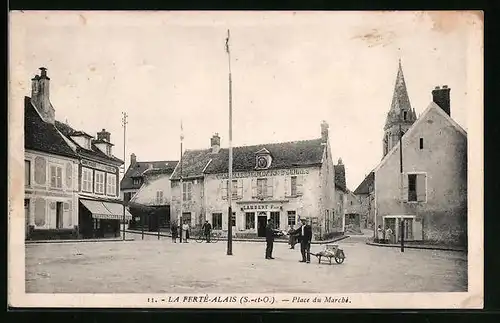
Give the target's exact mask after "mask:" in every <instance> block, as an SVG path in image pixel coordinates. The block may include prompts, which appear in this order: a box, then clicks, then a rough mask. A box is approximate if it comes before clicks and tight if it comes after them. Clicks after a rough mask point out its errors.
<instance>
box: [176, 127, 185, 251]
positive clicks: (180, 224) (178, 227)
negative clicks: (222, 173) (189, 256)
mask: <svg viewBox="0 0 500 323" xmlns="http://www.w3.org/2000/svg"><path fill="white" fill-rule="evenodd" d="M183 140H184V129H183V128H182V119H181V158H180V163H181V165H180V171H181V176H180V187H181V190H180V192H181V195H180V202H181V207H180V214H179V224H178V225H177V230H178V231H179V232H178V233H179V242H180V243H182V212H183V210H182V207H183V198H184V197H183V195H182V193H183V192H182V190H183V187H182V186H183V182H182V141H183ZM186 235H187V232H186ZM186 238H187V237H186Z"/></svg>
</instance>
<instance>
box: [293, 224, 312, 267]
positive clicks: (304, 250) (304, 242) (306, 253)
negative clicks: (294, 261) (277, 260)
mask: <svg viewBox="0 0 500 323" xmlns="http://www.w3.org/2000/svg"><path fill="white" fill-rule="evenodd" d="M300 221H301V222H302V226H301V227H300V228H298V229H297V230H295V234H297V233H298V234H299V240H300V253H301V254H302V260H301V261H300V262H307V263H310V262H311V240H312V229H311V226H310V225H309V224H308V223H307V219H305V218H303V219H301V220H300Z"/></svg>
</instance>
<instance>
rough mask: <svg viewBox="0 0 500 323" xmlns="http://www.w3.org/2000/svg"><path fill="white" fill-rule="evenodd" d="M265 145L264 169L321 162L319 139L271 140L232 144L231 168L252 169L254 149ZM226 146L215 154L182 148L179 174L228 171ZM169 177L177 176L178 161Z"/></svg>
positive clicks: (178, 175)
mask: <svg viewBox="0 0 500 323" xmlns="http://www.w3.org/2000/svg"><path fill="white" fill-rule="evenodd" d="M263 148H265V149H267V150H268V151H269V152H270V154H271V156H272V163H271V165H270V167H269V168H268V169H283V168H293V167H300V166H311V165H319V164H321V161H322V157H323V152H324V149H325V146H324V144H323V141H322V139H313V140H303V141H292V142H283V143H271V144H261V145H252V146H241V147H234V148H233V172H244V171H253V170H255V153H256V152H257V151H259V150H261V149H263ZM228 163H229V150H228V149H227V148H224V149H220V151H219V152H218V153H216V154H214V153H212V149H203V150H186V151H185V152H184V154H183V156H182V176H183V177H201V176H203V174H219V173H227V172H228ZM171 178H172V179H179V178H180V165H179V167H177V168H176V170H175V172H174V174H172V177H171Z"/></svg>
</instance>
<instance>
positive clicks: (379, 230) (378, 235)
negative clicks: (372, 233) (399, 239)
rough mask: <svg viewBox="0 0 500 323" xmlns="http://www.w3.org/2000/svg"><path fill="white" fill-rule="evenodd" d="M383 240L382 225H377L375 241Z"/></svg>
mask: <svg viewBox="0 0 500 323" xmlns="http://www.w3.org/2000/svg"><path fill="white" fill-rule="evenodd" d="M383 241H384V230H382V227H381V226H380V225H379V226H378V228H377V239H376V241H375V242H378V243H382V242H383Z"/></svg>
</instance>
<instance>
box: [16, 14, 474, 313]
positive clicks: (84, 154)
mask: <svg viewBox="0 0 500 323" xmlns="http://www.w3.org/2000/svg"><path fill="white" fill-rule="evenodd" d="M9 45H10V53H9V107H8V108H9V121H8V122H9V152H8V156H9V174H8V175H9V181H8V183H9V187H8V190H9V230H8V232H9V250H8V257H9V258H8V273H9V276H8V277H9V281H8V286H9V305H10V306H13V307H99V308H103V307H120V308H121V307H132V308H135V307H141V308H243V309H245V308H249V309H250V308H263V309H275V308H326V309H357V308H370V309H402V308H421V309H432V308H439V309H443V308H482V307H483V202H482V201H483V193H482V192H483V189H482V187H483V145H482V141H483V14H482V12H473V11H462V12H461V11H454V12H444V11H443V12H439V11H434V12H411V11H405V12H397V11H394V12H386V11H384V12H368V11H366V12H341V11H339V12H292V11H287V12H207V11H205V12H194V11H191V12H182V11H179V12H167V11H165V12H161V11H155V12H153V11H151V12H141V11H134V12H132V11H122V12H118V11H117V12H105V11H101V12H99V11H96V12H86V11H81V12H78V11H71V12H69V11H68V12H65V11H50V12H49V11H23V12H21V11H19V12H11V13H10V15H9Z"/></svg>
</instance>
